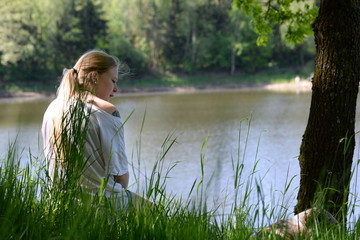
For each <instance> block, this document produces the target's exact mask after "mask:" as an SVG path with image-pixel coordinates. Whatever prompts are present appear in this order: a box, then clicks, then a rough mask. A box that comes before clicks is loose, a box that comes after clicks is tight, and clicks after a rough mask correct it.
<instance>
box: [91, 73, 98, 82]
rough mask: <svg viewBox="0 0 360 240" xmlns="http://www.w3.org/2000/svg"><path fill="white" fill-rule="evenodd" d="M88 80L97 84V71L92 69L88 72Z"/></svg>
mask: <svg viewBox="0 0 360 240" xmlns="http://www.w3.org/2000/svg"><path fill="white" fill-rule="evenodd" d="M90 81H91V83H92V84H94V85H96V84H97V81H98V73H97V72H95V71H92V72H91V73H90Z"/></svg>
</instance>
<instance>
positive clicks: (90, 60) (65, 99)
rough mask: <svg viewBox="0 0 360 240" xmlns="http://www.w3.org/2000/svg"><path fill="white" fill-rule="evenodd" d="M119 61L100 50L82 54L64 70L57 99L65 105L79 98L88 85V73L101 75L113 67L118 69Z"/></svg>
mask: <svg viewBox="0 0 360 240" xmlns="http://www.w3.org/2000/svg"><path fill="white" fill-rule="evenodd" d="M119 66H120V62H119V60H118V59H117V58H116V57H114V56H111V55H109V54H107V53H105V52H104V51H101V50H91V51H89V52H86V53H84V54H83V55H82V56H81V57H80V58H79V60H78V61H77V62H76V64H75V66H74V67H73V68H71V69H65V70H64V72H63V77H62V80H61V83H60V86H59V88H58V91H57V98H58V99H59V100H60V102H62V103H63V104H65V105H67V104H68V103H69V101H70V99H72V98H73V97H79V95H81V92H82V91H83V90H86V89H87V87H88V85H89V73H90V72H93V71H95V72H97V73H98V74H102V73H104V72H106V71H108V70H109V69H111V68H113V67H117V68H118V67H119Z"/></svg>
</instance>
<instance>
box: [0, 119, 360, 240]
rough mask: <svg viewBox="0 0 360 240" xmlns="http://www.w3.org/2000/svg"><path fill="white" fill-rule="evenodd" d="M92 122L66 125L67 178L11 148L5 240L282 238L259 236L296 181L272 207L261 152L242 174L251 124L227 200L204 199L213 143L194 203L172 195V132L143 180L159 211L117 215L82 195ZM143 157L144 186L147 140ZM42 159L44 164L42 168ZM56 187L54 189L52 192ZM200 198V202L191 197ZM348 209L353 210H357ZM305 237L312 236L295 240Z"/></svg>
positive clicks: (325, 233) (317, 228)
mask: <svg viewBox="0 0 360 240" xmlns="http://www.w3.org/2000/svg"><path fill="white" fill-rule="evenodd" d="M145 115H146V114H145ZM145 115H144V119H145ZM73 117H74V118H79V117H80V118H81V117H82V116H79V115H76V114H74V115H71V116H67V117H65V118H64V122H63V123H64V126H70V125H67V124H68V123H69V122H67V121H68V120H71V119H73ZM86 122H87V119H86V118H83V121H80V123H81V124H78V125H77V126H75V125H72V126H71V128H72V129H71V130H69V127H64V129H67V131H72V134H71V135H69V134H67V135H62V137H61V139H62V143H61V144H65V145H64V146H62V148H60V146H59V148H58V149H66V152H62V153H61V154H60V153H59V156H65V154H66V156H65V157H64V158H63V159H64V161H65V160H66V159H71V161H66V162H65V166H66V172H65V173H64V174H65V175H64V176H66V177H65V178H64V176H60V175H58V176H57V177H56V176H55V178H54V179H51V178H50V174H49V173H48V172H47V166H46V163H45V162H46V161H45V160H44V158H43V157H38V158H35V157H34V156H32V155H31V153H29V157H30V162H29V164H28V165H27V166H25V167H20V160H19V156H17V149H16V144H15V143H11V144H9V148H8V153H7V156H6V157H5V159H3V161H2V163H1V165H0V166H1V167H0V172H1V176H0V239H256V238H260V239H282V237H280V236H278V235H276V234H275V233H274V232H268V233H266V234H265V235H261V237H259V236H258V235H255V234H254V233H256V232H257V231H260V230H261V229H262V228H263V227H265V226H267V225H269V224H270V223H272V222H274V221H276V220H279V219H284V218H286V217H288V216H289V214H290V213H291V211H292V210H291V206H288V201H287V199H286V197H285V196H286V195H287V193H288V192H289V191H290V190H289V186H290V185H291V183H292V181H293V179H294V177H291V176H289V177H288V180H287V182H286V183H285V184H284V189H283V190H282V193H283V197H282V198H280V199H279V200H276V199H270V201H269V200H267V199H265V197H264V189H263V187H262V179H261V178H260V177H259V176H258V175H256V171H257V166H258V164H259V161H260V160H259V159H258V157H257V154H255V159H254V161H253V162H254V163H253V166H252V168H251V171H250V173H246V172H245V171H244V167H245V163H246V161H245V159H246V154H245V153H246V148H247V147H246V144H247V141H248V139H249V136H250V124H251V118H250V119H244V120H242V121H241V124H240V130H239V140H238V141H239V145H238V149H237V151H236V152H237V155H236V156H235V157H234V158H233V160H232V166H233V179H234V180H233V181H234V182H233V188H232V189H231V190H230V192H231V194H229V195H228V196H224V203H221V204H219V206H215V207H213V208H209V206H208V204H207V201H206V200H207V197H208V196H206V184H205V183H204V179H205V177H204V176H205V174H207V173H206V172H205V171H204V169H205V168H204V159H205V158H206V148H207V141H208V138H206V139H205V140H204V143H203V145H202V149H201V150H200V157H199V164H200V169H201V173H200V176H201V177H200V179H195V180H194V183H193V185H192V187H191V190H190V192H189V194H188V197H187V198H185V199H184V198H181V197H179V196H174V195H167V193H166V179H167V178H168V176H169V174H170V172H171V170H172V169H173V168H174V167H176V165H177V164H180V163H177V162H175V163H173V164H171V165H170V166H169V167H167V168H165V165H164V162H165V160H166V155H167V154H168V152H169V151H171V148H173V147H174V145H175V144H176V137H175V136H174V135H173V134H169V135H168V136H167V137H166V138H165V140H164V143H163V145H162V151H161V153H160V155H159V158H158V160H157V161H156V162H155V163H154V166H153V169H152V171H151V173H150V175H149V176H147V175H146V174H144V175H145V176H146V177H145V181H146V182H145V183H144V184H140V183H139V185H142V186H145V190H144V191H143V195H144V196H146V197H147V198H150V199H154V200H155V201H156V202H157V205H156V206H154V207H152V206H144V207H143V208H141V209H140V210H139V209H135V208H129V209H117V210H115V209H114V208H113V207H112V204H111V201H108V200H107V199H106V198H104V197H103V196H102V195H101V194H100V195H99V196H95V197H91V198H89V197H87V196H86V195H84V194H83V192H82V189H81V187H80V185H79V178H80V175H81V172H82V170H83V167H84V166H85V162H86V159H84V154H83V153H82V151H81V146H82V144H83V141H84V140H85V138H84V137H85V135H84V134H85V132H84V131H86ZM243 123H247V125H246V126H245V133H246V134H245V139H244V140H243V139H242V138H241V136H242V131H243V130H244V129H243V128H244V127H243V126H242V125H243ZM84 124H85V125H84ZM143 124H144V121H143ZM84 126H85V127H84ZM73 127H74V128H73ZM141 129H143V126H142V128H141ZM141 132H142V130H141ZM64 134H65V133H64ZM140 135H141V133H140ZM258 145H260V137H259V144H258ZM137 153H138V165H137V166H135V164H133V165H132V166H133V168H134V172H135V173H137V174H136V179H137V180H138V181H140V177H139V175H140V174H142V170H141V169H140V168H141V166H140V162H141V159H140V157H141V136H140V140H139V145H138V151H137ZM39 161H40V162H41V163H42V164H40V165H39ZM62 164H64V163H62ZM69 168H70V169H69ZM356 173H357V172H356ZM51 181H53V184H52V185H51V187H50V185H49V183H51ZM194 194H195V198H193V197H191V196H193V195H194ZM318 196H319V200H318V201H317V207H321V196H322V195H321V194H318ZM226 197H227V198H230V197H231V198H233V199H231V202H232V203H231V207H230V208H227V209H230V212H221V207H220V206H221V205H222V204H223V205H226V203H225V201H227V200H229V199H226ZM251 199H252V200H251ZM254 199H256V201H255V203H254V201H253V200H254ZM352 199H353V200H352V201H353V202H349V203H344V204H350V205H351V206H355V205H356V204H357V198H356V196H355V197H353V198H352ZM350 209H351V211H353V208H352V207H350ZM309 228H311V230H312V236H311V237H310V238H311V239H357V238H358V237H359V233H360V222H359V221H357V222H355V223H353V224H352V225H351V226H349V225H345V224H344V223H340V224H338V225H335V226H333V225H332V226H329V225H326V224H324V223H323V222H321V221H317V220H316V221H313V222H312V223H311V226H309ZM304 238H306V239H308V238H309V237H308V236H307V237H305V236H299V237H297V239H304Z"/></svg>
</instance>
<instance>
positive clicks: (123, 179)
mask: <svg viewBox="0 0 360 240" xmlns="http://www.w3.org/2000/svg"><path fill="white" fill-rule="evenodd" d="M114 180H115V182H117V183H120V184H121V186H122V187H123V188H127V187H128V185H129V172H127V173H125V174H124V175H121V176H114Z"/></svg>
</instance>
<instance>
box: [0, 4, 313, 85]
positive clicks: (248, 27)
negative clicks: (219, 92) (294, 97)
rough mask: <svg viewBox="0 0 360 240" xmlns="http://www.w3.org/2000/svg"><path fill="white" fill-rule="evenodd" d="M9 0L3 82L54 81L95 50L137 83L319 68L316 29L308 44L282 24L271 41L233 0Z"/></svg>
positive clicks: (0, 34)
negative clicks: (124, 66)
mask: <svg viewBox="0 0 360 240" xmlns="http://www.w3.org/2000/svg"><path fill="white" fill-rule="evenodd" d="M3 1H5V3H3V4H1V5H2V6H1V7H0V43H1V44H0V59H1V62H0V83H2V84H4V83H9V82H14V81H32V82H45V83H46V82H47V81H53V80H54V79H56V78H57V77H58V76H59V75H61V73H62V70H63V69H64V68H71V67H72V65H73V63H74V62H75V60H76V59H77V58H78V57H79V56H80V55H81V54H82V53H83V52H85V51H87V50H90V49H94V48H96V49H103V50H105V51H107V52H109V53H110V54H112V55H115V56H117V57H118V58H119V59H120V61H122V62H124V63H126V64H127V66H128V68H129V71H130V72H131V76H132V80H134V81H136V80H137V79H140V78H144V77H148V76H162V75H166V74H182V75H194V74H197V75H199V74H200V75H201V74H209V73H219V72H221V73H226V74H229V75H234V74H244V73H245V74H253V73H256V72H261V71H268V70H271V71H278V72H279V71H297V72H301V71H304V69H306V70H308V71H307V72H311V71H312V70H310V71H309V69H312V67H313V62H314V61H313V59H314V55H315V46H314V40H313V37H307V36H311V35H313V33H312V32H309V33H308V34H307V36H304V39H305V40H303V41H302V43H301V44H295V43H289V41H286V39H285V38H286V32H288V27H289V26H287V25H285V24H275V25H274V26H273V27H272V29H271V31H270V32H269V34H268V37H267V41H266V43H265V42H264V41H260V40H261V39H260V40H259V35H258V33H257V32H256V29H255V28H254V24H253V21H251V17H249V16H247V15H246V14H245V13H244V12H243V11H240V10H237V9H236V8H235V7H234V6H233V3H232V1H230V0H107V1H105V0H36V1H35V0H32V1H29V0H3ZM310 2H311V1H310ZM301 4H303V3H294V8H296V7H299V5H301ZM300 7H301V6H300Z"/></svg>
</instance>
